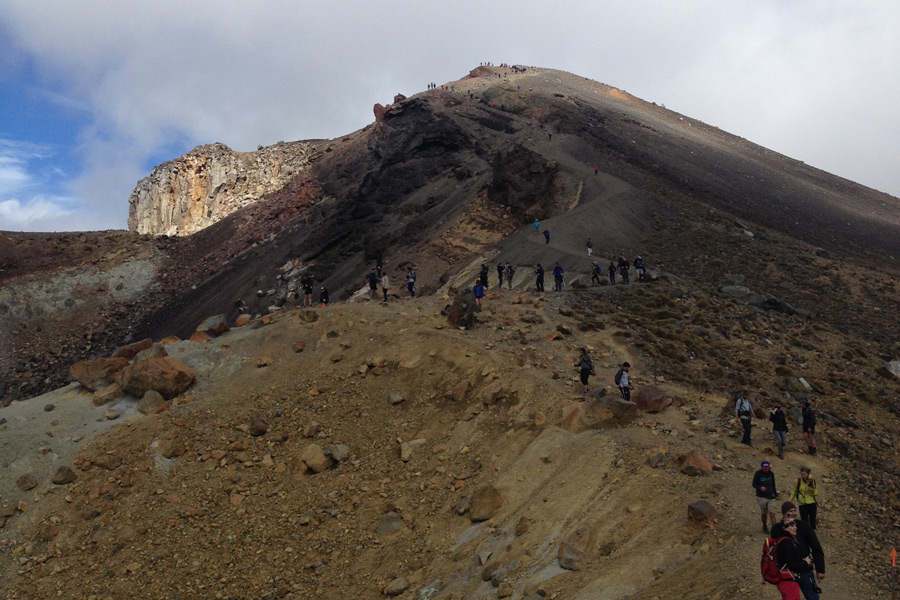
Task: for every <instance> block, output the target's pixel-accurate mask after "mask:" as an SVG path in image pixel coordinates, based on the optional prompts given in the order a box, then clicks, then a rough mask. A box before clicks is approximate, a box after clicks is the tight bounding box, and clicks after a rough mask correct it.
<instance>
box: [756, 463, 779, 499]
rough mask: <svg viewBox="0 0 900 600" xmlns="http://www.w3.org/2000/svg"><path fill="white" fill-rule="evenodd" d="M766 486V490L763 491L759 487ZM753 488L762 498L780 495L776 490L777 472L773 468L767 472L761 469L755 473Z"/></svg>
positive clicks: (772, 497)
mask: <svg viewBox="0 0 900 600" xmlns="http://www.w3.org/2000/svg"><path fill="white" fill-rule="evenodd" d="M763 486H766V490H765V491H762V490H760V489H759V488H761V487H763ZM753 489H755V490H756V495H757V496H759V497H760V498H768V499H769V500H772V499H774V498H777V497H778V492H777V491H776V490H775V473H773V472H772V471H771V470H770V471H768V472H766V471H763V470H762V469H760V470H759V471H757V472H756V474H755V475H753Z"/></svg>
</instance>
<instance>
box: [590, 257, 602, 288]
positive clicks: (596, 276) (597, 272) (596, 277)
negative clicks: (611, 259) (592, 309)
mask: <svg viewBox="0 0 900 600" xmlns="http://www.w3.org/2000/svg"><path fill="white" fill-rule="evenodd" d="M602 275H603V269H601V268H600V264H599V263H598V262H597V261H596V260H595V261H594V262H592V263H591V285H594V283H595V282H596V283H597V285H600V277H601V276H602Z"/></svg>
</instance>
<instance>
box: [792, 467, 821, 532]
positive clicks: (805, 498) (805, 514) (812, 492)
mask: <svg viewBox="0 0 900 600" xmlns="http://www.w3.org/2000/svg"><path fill="white" fill-rule="evenodd" d="M809 473H810V468H809V467H800V477H798V478H797V483H795V484H794V490H793V491H792V492H791V497H790V498H789V500H790V501H791V502H794V501H795V500H796V502H797V504H798V505H799V508H800V518H801V519H802V520H804V521H806V522H807V523H809V526H810V527H812V528H813V529H815V528H816V512H817V510H818V507H819V505H818V503H817V502H816V496H817V495H818V493H819V492H818V489H817V488H816V480H815V479H813V478H812V477H810V476H809Z"/></svg>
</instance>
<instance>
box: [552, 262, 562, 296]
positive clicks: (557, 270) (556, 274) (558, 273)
mask: <svg viewBox="0 0 900 600" xmlns="http://www.w3.org/2000/svg"><path fill="white" fill-rule="evenodd" d="M553 280H554V282H555V283H556V291H557V292H561V291H562V288H563V268H562V267H561V266H559V263H556V266H555V267H553Z"/></svg>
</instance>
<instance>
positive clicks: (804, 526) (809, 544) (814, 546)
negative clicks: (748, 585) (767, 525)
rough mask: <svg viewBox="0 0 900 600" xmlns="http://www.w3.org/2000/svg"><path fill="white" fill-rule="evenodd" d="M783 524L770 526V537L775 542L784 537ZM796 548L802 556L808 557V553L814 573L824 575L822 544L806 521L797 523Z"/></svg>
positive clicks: (780, 522)
mask: <svg viewBox="0 0 900 600" xmlns="http://www.w3.org/2000/svg"><path fill="white" fill-rule="evenodd" d="M784 535H785V533H784V523H783V522H782V521H779V522H778V523H775V524H774V525H772V537H773V538H775V539H776V540H777V539H778V538H780V537H782V536H784ZM796 540H797V544H796V545H797V547H798V548H799V549H800V550H799V551H800V552H802V556H809V554H810V552H811V553H812V557H813V564H814V565H815V566H816V573H825V553H824V552H823V551H822V544H820V543H819V538H818V537H817V536H816V531H815V530H814V529H813V528H812V525H810V524H809V523H807V522H806V521H797V538H796ZM779 564H781V563H779Z"/></svg>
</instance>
